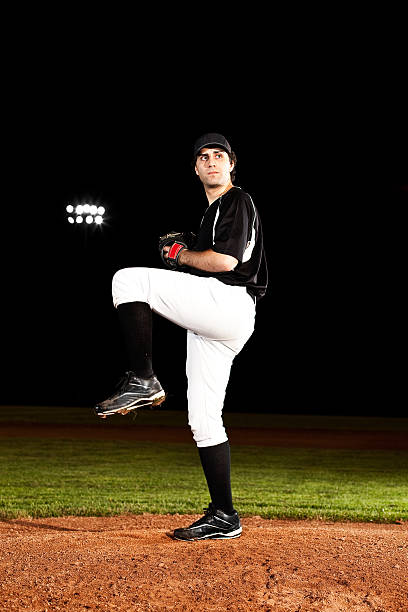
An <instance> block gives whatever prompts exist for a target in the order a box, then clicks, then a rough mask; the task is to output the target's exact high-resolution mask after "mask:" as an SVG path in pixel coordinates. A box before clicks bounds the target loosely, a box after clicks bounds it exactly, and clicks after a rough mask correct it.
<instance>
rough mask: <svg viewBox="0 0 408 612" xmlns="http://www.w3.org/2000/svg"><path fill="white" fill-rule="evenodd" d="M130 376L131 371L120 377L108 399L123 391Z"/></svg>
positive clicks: (131, 374)
mask: <svg viewBox="0 0 408 612" xmlns="http://www.w3.org/2000/svg"><path fill="white" fill-rule="evenodd" d="M132 376H133V372H132V371H130V370H129V371H128V372H125V374H124V375H123V376H122V377H121V379H120V380H119V382H118V383H117V384H116V387H115V391H114V393H113V394H112V395H111V397H110V398H109V399H111V398H113V397H116V395H118V393H121V392H122V391H124V390H125V389H126V387H127V385H128V384H129V380H130V378H131V377H132Z"/></svg>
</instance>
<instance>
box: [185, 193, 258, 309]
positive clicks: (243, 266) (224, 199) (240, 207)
mask: <svg viewBox="0 0 408 612" xmlns="http://www.w3.org/2000/svg"><path fill="white" fill-rule="evenodd" d="M207 249H212V250H213V251H216V252H217V253H222V254H223V255H231V256H232V257H235V258H236V259H238V264H237V265H236V267H235V268H234V270H231V271H229V272H206V271H204V270H198V269H197V268H189V273H190V274H195V275H197V276H207V277H208V276H213V277H215V278H218V280H220V281H222V282H223V283H226V284H227V285H239V286H243V287H246V288H247V291H248V293H250V295H252V296H253V297H255V298H256V299H257V300H258V299H260V298H261V297H263V296H264V295H265V292H266V288H267V285H268V268H267V263H266V257H265V251H264V245H263V235H262V224H261V220H260V218H259V214H258V211H257V209H256V208H255V205H254V203H253V201H252V198H251V196H250V195H249V194H248V193H246V192H245V191H244V190H243V189H241V188H240V187H232V188H231V189H230V190H229V191H227V193H225V194H224V195H222V196H220V197H219V198H218V199H217V200H215V201H214V202H212V204H211V205H210V206H209V207H208V208H207V210H206V212H205V214H204V216H203V218H202V221H201V226H200V231H199V233H198V236H197V242H196V244H195V246H194V249H193V250H194V251H205V250H207Z"/></svg>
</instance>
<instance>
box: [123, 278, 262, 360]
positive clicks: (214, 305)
mask: <svg viewBox="0 0 408 612" xmlns="http://www.w3.org/2000/svg"><path fill="white" fill-rule="evenodd" d="M112 295H113V303H114V305H115V306H119V305H120V304H123V303H126V302H147V303H148V304H149V305H150V307H151V308H152V310H153V311H154V312H157V313H158V314H160V315H161V316H163V317H165V318H166V319H169V320H170V321H172V322H173V323H176V324H177V325H179V326H180V327H184V328H185V329H191V330H193V331H195V332H197V333H198V334H200V335H202V336H204V337H205V338H210V339H212V340H219V341H220V342H225V343H226V344H228V345H231V346H232V348H234V346H235V344H237V340H238V344H239V341H240V338H242V337H243V336H247V337H249V335H250V334H251V333H252V331H253V327H254V316H255V307H254V304H253V301H252V299H251V298H250V297H249V295H248V294H247V292H246V290H245V289H244V287H231V286H229V285H225V284H224V283H221V282H220V281H218V280H217V279H215V278H203V277H200V276H194V275H192V274H186V273H184V272H176V271H172V270H161V269H156V268H123V269H122V270H119V271H118V272H116V274H115V275H114V277H113V280H112Z"/></svg>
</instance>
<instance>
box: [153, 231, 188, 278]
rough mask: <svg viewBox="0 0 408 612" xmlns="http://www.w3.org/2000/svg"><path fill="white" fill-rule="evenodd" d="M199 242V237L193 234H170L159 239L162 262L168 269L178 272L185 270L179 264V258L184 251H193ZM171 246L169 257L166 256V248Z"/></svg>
mask: <svg viewBox="0 0 408 612" xmlns="http://www.w3.org/2000/svg"><path fill="white" fill-rule="evenodd" d="M196 240H197V236H196V235H195V234H193V233H192V232H169V233H168V234H165V235H164V236H160V238H159V251H160V257H161V258H162V262H163V263H164V265H165V266H166V268H170V270H177V269H178V268H183V267H184V266H181V265H180V264H179V263H178V258H179V256H180V253H181V251H182V250H183V249H191V248H192V247H193V246H194V244H195V242H196ZM165 246H170V250H169V252H168V257H165V256H164V251H163V249H164V247H165Z"/></svg>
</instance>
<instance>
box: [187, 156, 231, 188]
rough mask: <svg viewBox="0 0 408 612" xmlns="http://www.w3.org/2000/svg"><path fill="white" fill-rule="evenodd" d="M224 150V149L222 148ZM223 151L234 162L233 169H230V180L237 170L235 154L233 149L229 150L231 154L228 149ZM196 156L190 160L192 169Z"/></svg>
mask: <svg viewBox="0 0 408 612" xmlns="http://www.w3.org/2000/svg"><path fill="white" fill-rule="evenodd" d="M224 150H225V149H224ZM225 153H227V155H228V157H229V158H230V162H232V163H233V164H234V167H233V169H232V170H231V181H234V180H235V175H236V170H237V156H236V155H235V153H234V151H231V155H230V154H229V153H228V151H225ZM197 157H198V155H196V156H195V157H194V158H193V160H192V162H191V166H192V168H193V169H194V168H195V165H196V162H197Z"/></svg>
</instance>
